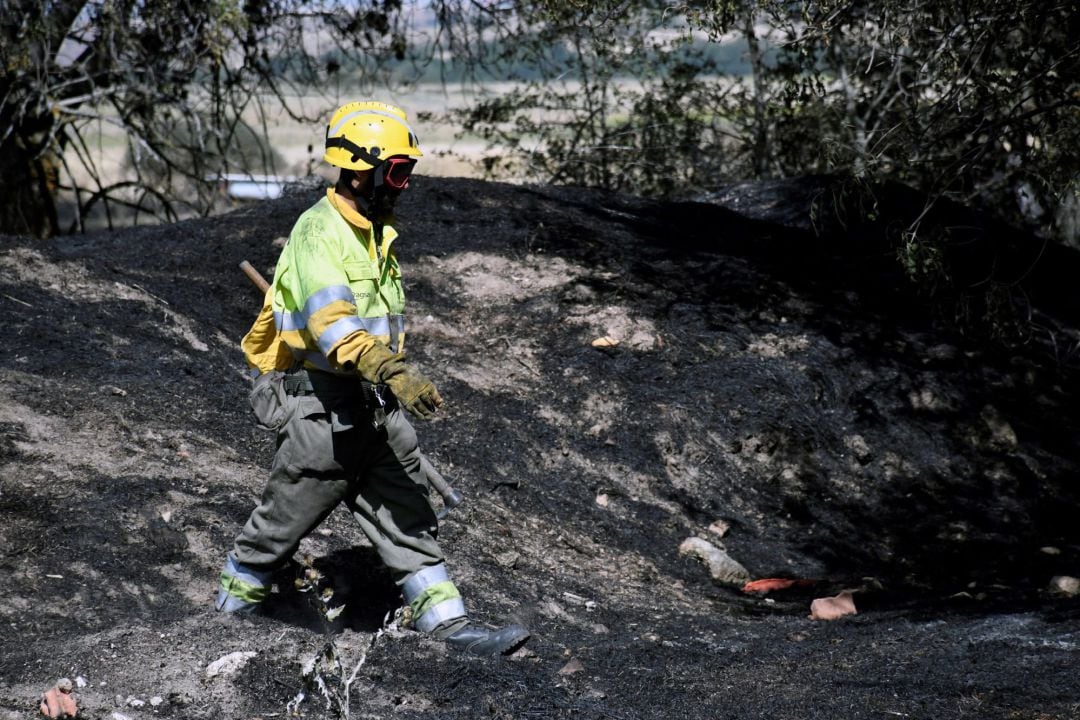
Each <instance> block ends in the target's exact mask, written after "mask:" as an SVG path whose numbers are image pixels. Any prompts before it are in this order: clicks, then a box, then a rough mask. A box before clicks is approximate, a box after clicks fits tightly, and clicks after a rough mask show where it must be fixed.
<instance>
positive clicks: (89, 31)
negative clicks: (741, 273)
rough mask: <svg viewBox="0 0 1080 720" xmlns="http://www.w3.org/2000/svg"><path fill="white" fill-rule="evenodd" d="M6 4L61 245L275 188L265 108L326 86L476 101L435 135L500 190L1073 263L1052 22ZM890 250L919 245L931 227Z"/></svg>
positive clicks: (552, 0) (8, 153) (781, 6)
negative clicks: (450, 135) (832, 184)
mask: <svg viewBox="0 0 1080 720" xmlns="http://www.w3.org/2000/svg"><path fill="white" fill-rule="evenodd" d="M8 6H9V9H8V10H5V12H4V15H3V17H2V20H0V39H2V43H0V129H2V133H3V134H2V135H0V184H2V185H3V191H4V192H3V194H2V195H3V197H2V199H0V229H2V230H4V231H7V232H34V233H49V232H57V231H58V230H60V228H59V227H58V223H57V219H56V213H55V203H54V202H53V198H55V195H56V192H57V190H58V189H59V188H67V189H68V190H70V191H72V192H74V193H75V195H76V196H77V198H78V199H79V202H78V205H79V207H80V210H81V212H85V211H86V210H87V209H88V208H89V207H91V206H93V205H94V204H96V203H105V202H106V201H108V202H109V203H110V206H113V205H115V204H116V203H126V204H127V205H129V206H135V207H138V208H141V209H143V210H147V209H150V210H153V211H155V212H158V213H159V214H164V215H166V216H169V215H170V214H175V208H176V207H178V203H180V204H181V205H187V206H189V207H190V208H192V209H195V210H199V211H208V210H207V208H208V207H210V205H212V190H211V189H210V188H209V187H208V186H207V184H206V182H205V179H206V178H207V177H208V176H212V175H213V174H214V173H216V172H222V171H225V170H228V169H229V168H230V167H238V168H239V166H242V169H245V170H249V171H250V170H252V169H253V168H254V169H272V167H273V165H274V159H273V154H272V152H271V148H269V146H268V145H267V144H266V142H265V138H266V132H265V130H266V128H265V126H264V125H262V121H263V120H264V119H265V108H264V107H262V106H261V105H260V103H261V102H262V98H265V97H268V96H269V97H276V98H278V99H279V100H280V102H281V105H282V106H283V107H285V108H286V109H287V111H289V112H291V113H293V114H294V115H295V116H297V117H303V115H304V113H303V110H302V108H300V107H299V106H298V103H297V102H296V101H295V99H294V97H293V95H292V94H291V93H290V90H291V89H295V88H301V87H303V88H310V87H312V86H316V87H317V86H319V85H321V84H323V83H325V82H326V80H327V78H328V77H330V76H331V75H335V74H336V75H338V76H340V75H347V79H348V81H349V82H352V83H355V84H356V85H357V86H358V87H362V88H366V89H368V90H372V89H373V88H375V86H376V83H377V82H382V81H385V80H386V79H387V78H397V79H399V80H400V79H406V80H407V79H413V80H415V79H417V78H420V77H430V75H431V69H432V68H437V69H438V70H439V71H440V72H441V73H442V77H443V78H444V79H445V80H446V81H447V82H462V83H467V84H472V85H473V86H474V87H476V88H477V89H478V90H479V92H480V94H479V95H478V96H477V100H476V101H475V102H473V103H472V104H471V105H470V106H468V107H466V108H465V109H464V110H462V111H460V112H458V113H457V114H455V115H453V116H451V117H448V118H447V119H448V120H449V121H453V122H454V123H456V124H458V125H460V126H461V127H462V128H463V130H464V131H466V132H470V133H474V134H478V135H480V136H481V137H483V138H486V139H487V140H488V141H489V142H490V144H491V146H492V148H491V149H492V152H491V153H490V154H489V155H488V156H487V157H486V158H485V161H484V162H485V167H486V170H487V172H488V173H489V174H490V175H491V176H493V177H506V176H508V175H513V176H514V177H519V178H526V179H529V180H535V181H541V182H556V183H580V184H588V185H597V186H602V187H607V188H612V189H619V190H627V191H632V192H638V193H649V194H663V195H671V194H681V193H688V192H695V191H702V190H708V189H709V188H711V187H714V186H716V185H718V184H719V183H722V182H724V181H729V180H735V179H746V178H772V177H784V176H792V175H799V174H808V173H835V174H840V175H844V176H848V177H851V178H853V179H855V180H856V181H865V182H868V183H869V182H874V181H878V180H885V179H887V180H895V181H899V182H903V183H907V184H910V185H913V186H915V187H917V188H919V189H921V190H923V191H924V192H925V193H926V194H927V195H928V197H930V198H931V202H933V199H934V198H951V199H955V200H959V201H961V202H964V203H966V204H969V205H974V206H976V207H980V208H984V209H987V210H989V211H990V212H992V213H994V214H995V215H996V216H998V217H1000V218H1002V219H1003V220H1007V221H1009V222H1012V223H1015V224H1019V225H1022V226H1025V227H1026V228H1028V229H1031V230H1034V231H1037V232H1039V233H1042V234H1044V235H1046V236H1048V237H1051V238H1056V239H1059V240H1066V241H1070V240H1071V241H1073V242H1076V235H1077V229H1076V220H1075V217H1076V215H1077V212H1078V210H1077V208H1078V206H1080V202H1078V199H1077V195H1078V188H1080V179H1078V178H1080V162H1078V154H1080V83H1078V78H1080V50H1078V46H1077V45H1076V43H1075V38H1076V37H1077V35H1078V31H1080V17H1078V14H1077V13H1076V12H1075V10H1074V8H1073V6H1072V4H1071V3H1068V2H1064V1H1063V0H1062V1H1059V2H1054V1H1045V0H1020V1H1019V2H1015V1H1010V2H1005V1H1004V0H992V1H990V2H985V1H981V2H959V3H956V2H944V1H943V0H930V1H929V2H927V1H926V0H879V1H877V2H865V1H859V0H826V1H825V2H794V3H792V2H781V1H780V0H686V1H685V2H674V1H665V0H600V1H599V2H582V1H581V0H543V1H541V2H525V1H524V0H491V1H485V2H477V1H476V0H429V1H427V2H424V3H419V2H417V3H408V2H406V3H402V2H401V1H400V0H320V1H314V2H312V1H306V0H274V1H272V2H253V1H252V0H247V1H245V2H240V1H239V0H216V1H215V2H209V3H203V2H194V1H191V0H188V1H186V2H159V1H158V0H93V1H85V0H84V1H81V2H74V1H70V0H68V1H64V0H60V1H58V2H46V0H11V1H10V2H9V3H8ZM733 59H734V61H733ZM491 81H499V84H498V86H497V87H496V86H495V85H493V84H492V83H491ZM320 110H325V108H320ZM91 118H95V119H100V118H104V119H105V120H106V121H107V122H110V123H112V124H114V125H115V126H117V127H119V128H121V129H122V130H123V133H124V136H125V138H126V144H127V148H126V152H127V155H128V156H129V157H130V158H131V174H130V176H129V177H127V178H125V179H124V180H122V181H120V182H119V183H113V184H109V183H108V182H106V181H105V180H104V179H103V177H102V176H101V174H100V173H96V172H95V168H94V160H93V159H92V158H90V157H89V152H88V150H87V147H86V145H87V143H86V138H85V137H84V135H83V132H84V128H86V127H88V125H87V123H88V121H89V120H90V119H91ZM241 136H242V137H243V138H245V139H246V143H245V144H246V147H247V148H248V150H247V151H246V152H245V153H243V157H242V158H239V159H237V156H236V154H235V153H231V152H230V151H229V149H230V148H232V147H234V146H236V145H238V142H237V141H238V138H240V137H241ZM259 138H262V142H260V141H259ZM76 162H78V163H80V164H82V165H84V166H88V167H89V168H90V170H89V173H88V178H89V179H88V180H87V179H86V177H87V175H86V174H85V173H84V174H83V176H79V175H78V173H75V172H73V171H72V165H73V164H75V163H76ZM151 168H153V172H151ZM76 177H82V178H83V179H82V180H80V181H78V182H77V181H76V180H75V179H74V178H76ZM178 178H184V179H186V181H187V182H186V183H182V184H180V185H179V186H178V184H177V182H176V180H177V179H178ZM902 233H906V237H907V239H908V241H909V242H915V244H914V245H913V247H919V245H918V243H917V242H916V241H917V240H918V239H919V226H918V223H917V222H915V223H912V224H911V225H910V226H908V227H905V228H903V229H902Z"/></svg>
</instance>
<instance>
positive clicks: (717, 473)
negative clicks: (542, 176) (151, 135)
mask: <svg viewBox="0 0 1080 720" xmlns="http://www.w3.org/2000/svg"><path fill="white" fill-rule="evenodd" d="M313 199H314V196H312V195H301V196H296V197H290V198H286V199H283V200H280V201H276V202H272V203H265V204H260V205H257V206H253V207H250V208H245V209H242V210H239V211H237V212H234V213H232V214H230V215H227V216H223V217H218V218H213V219H208V220H198V221H190V222H185V223H182V224H179V225H175V226H171V227H156V228H138V229H132V230H127V231H122V232H116V233H101V234H94V235H88V236H83V237H72V238H61V239H58V240H56V241H53V242H50V243H40V242H34V241H31V240H27V239H21V238H2V239H0V307H2V308H3V311H4V316H5V326H6V332H5V338H6V341H7V342H6V343H5V345H4V350H3V362H2V363H0V390H2V392H3V399H2V400H0V462H2V463H3V472H2V473H0V567H2V569H3V573H4V577H5V578H6V582H5V583H4V585H3V589H2V590H0V647H2V648H3V650H2V652H0V712H3V711H5V710H7V711H9V713H15V715H13V716H17V717H22V716H29V715H31V714H33V712H34V708H35V707H36V703H37V698H38V697H39V695H40V693H41V692H42V691H43V690H45V689H46V688H47V687H49V686H50V685H51V683H52V682H53V681H55V679H56V678H58V677H63V676H66V677H71V678H72V679H76V678H78V679H81V687H76V693H77V694H78V696H79V700H80V703H81V707H82V708H83V712H84V713H85V716H87V717H100V718H108V717H110V716H111V715H112V713H114V712H115V713H121V714H123V715H126V716H128V717H131V718H141V717H158V716H160V717H176V718H203V717H205V718H211V717H213V718H221V717H235V718H248V717H272V716H284V714H285V713H286V712H287V708H288V705H289V703H290V701H294V700H295V698H296V697H297V694H298V693H299V692H300V691H301V689H302V688H303V684H302V665H303V664H304V662H305V661H307V660H308V659H310V658H311V657H312V656H314V654H316V653H317V652H319V650H320V649H321V648H322V647H323V646H324V644H325V642H326V638H327V636H326V635H325V634H324V632H323V628H322V626H321V623H320V620H319V616H318V614H317V613H316V612H315V611H314V610H313V609H312V608H311V607H310V606H309V604H308V602H307V596H306V595H303V594H301V593H299V592H298V591H297V590H296V589H295V588H294V587H293V578H294V577H295V576H296V568H295V567H290V568H286V569H285V570H283V571H282V572H281V573H279V576H278V577H277V578H276V580H277V588H278V591H277V592H276V593H275V595H274V597H273V598H272V601H271V603H270V605H269V606H268V612H267V614H266V616H265V617H258V618H253V619H243V618H234V617H225V616H220V615H218V614H216V613H215V612H214V610H213V608H212V604H211V603H212V597H213V594H214V588H215V583H216V576H217V572H218V570H219V568H220V565H221V562H222V556H223V553H224V551H225V550H226V549H227V548H228V546H229V543H230V542H231V539H232V537H233V535H234V534H235V533H236V531H237V529H238V527H239V525H240V524H241V523H242V522H243V520H244V519H245V518H246V516H247V514H248V513H249V511H250V509H251V507H252V506H253V504H254V502H255V498H256V497H257V495H258V493H259V492H260V491H261V488H262V483H263V479H264V475H265V469H266V468H267V467H268V465H269V461H270V457H271V454H272V449H273V448H272V445H273V439H272V437H270V436H269V435H267V434H266V433H264V432H263V431H260V430H259V429H258V428H257V427H256V426H255V424H254V421H253V420H252V419H251V418H250V417H249V416H248V413H247V410H246V407H247V405H246V390H247V385H246V382H247V381H246V379H245V372H244V370H245V368H244V363H243V358H242V356H241V355H240V352H239V349H238V339H239V338H240V336H241V335H242V334H243V333H244V331H245V330H246V329H247V327H248V326H249V325H250V323H251V321H252V319H253V316H254V313H255V312H256V310H257V304H258V301H259V298H258V295H257V293H256V292H254V290H253V289H252V288H251V287H249V286H248V285H247V281H246V280H245V279H244V277H243V276H242V275H241V274H240V272H239V271H238V270H237V264H238V263H239V262H240V261H241V260H243V259H248V260H250V261H251V262H253V263H254V264H255V265H256V266H257V267H259V268H260V269H261V270H263V271H264V272H269V271H270V269H271V268H272V266H273V263H274V260H275V257H276V252H277V251H276V250H275V248H274V247H273V245H272V244H271V241H272V240H273V239H274V238H277V237H280V236H282V235H285V234H287V232H288V229H289V227H290V225H291V223H292V222H293V220H294V219H295V217H296V216H297V215H298V214H299V213H300V212H301V211H302V210H303V209H304V208H305V207H306V206H307V205H309V204H310V203H311V202H312V201H313ZM400 215H401V216H402V218H403V222H402V224H401V228H400V229H401V233H402V241H401V244H400V247H399V253H400V256H401V261H402V264H403V266H404V268H405V273H406V283H407V290H408V292H409V300H410V307H409V315H410V321H411V322H410V339H411V342H410V346H411V348H412V350H411V355H412V359H413V360H414V361H415V362H417V363H418V364H419V365H420V366H421V367H422V368H423V369H424V370H425V372H427V373H428V374H429V375H431V376H432V377H433V379H435V380H436V382H437V383H438V384H439V387H440V391H441V392H442V394H443V396H444V397H445V398H446V399H447V401H448V405H447V408H446V411H445V412H443V413H441V417H440V418H439V419H438V420H437V421H435V422H432V423H428V424H421V425H420V426H419V431H420V434H421V442H422V444H423V446H424V447H425V448H426V450H427V452H428V453H429V455H430V456H431V457H432V459H433V461H434V462H435V464H436V465H437V466H438V467H439V468H440V469H441V470H442V471H443V472H444V473H445V474H446V475H447V476H448V477H449V478H450V479H451V480H452V481H453V482H454V483H455V484H456V486H457V487H459V488H460V489H461V490H462V491H463V492H464V493H465V494H466V496H467V501H466V503H465V504H464V505H462V506H461V507H459V508H458V509H457V510H455V511H454V513H453V514H452V515H451V518H450V520H448V521H447V522H446V523H445V525H444V527H443V529H442V535H441V537H442V539H443V542H444V546H445V548H446V550H447V552H448V554H449V557H450V566H451V568H452V571H453V572H454V574H455V577H456V578H457V579H458V581H459V584H460V586H461V588H462V590H463V592H464V594H465V597H466V601H467V604H468V605H469V607H470V610H471V611H472V613H473V615H474V616H475V617H477V618H478V619H481V620H483V621H490V622H493V623H495V622H502V621H505V620H508V619H518V620H521V621H523V622H526V623H528V624H529V626H530V627H531V629H532V630H533V632H534V639H533V641H532V642H531V643H530V645H529V652H528V653H526V654H524V655H522V656H520V657H515V658H513V659H510V660H500V661H495V662H492V661H482V660H475V659H471V658H466V657H462V656H457V655H452V654H448V653H447V651H446V649H445V648H444V647H443V646H442V645H440V644H438V643H434V642H432V641H430V640H428V639H427V638H425V637H422V636H420V635H419V634H417V633H414V632H411V631H409V630H390V631H385V630H383V631H381V628H382V627H383V624H384V621H385V619H386V618H387V617H388V616H391V617H392V615H393V612H394V611H395V610H396V609H397V607H398V604H399V603H398V598H397V597H396V594H395V592H394V589H393V586H392V584H391V583H389V581H388V578H387V577H386V576H385V574H384V573H383V571H382V570H381V568H379V566H378V564H377V562H376V561H375V559H374V557H373V555H372V553H371V552H370V550H369V549H368V548H366V547H365V544H364V542H363V541H362V540H361V537H360V533H359V531H358V530H357V528H356V527H355V526H354V525H353V523H352V520H351V518H349V517H348V515H347V514H346V513H335V514H334V515H332V516H331V517H330V519H329V520H328V521H327V523H326V524H325V525H324V527H323V529H322V531H321V532H318V533H315V534H313V535H312V536H311V537H310V538H308V539H307V540H305V543H304V545H303V547H302V551H303V552H307V553H310V554H311V555H312V556H314V557H315V558H316V562H317V563H318V565H319V567H320V568H321V569H322V570H324V572H325V573H326V575H327V577H328V578H329V580H328V582H329V583H331V584H332V585H333V586H334V588H335V590H336V592H337V593H338V597H342V598H345V601H346V611H345V613H344V614H343V615H342V617H341V618H340V619H339V620H338V621H337V622H336V623H335V624H334V626H333V627H332V628H331V630H330V636H329V637H331V638H332V639H333V640H334V643H335V645H336V646H337V648H338V650H339V652H340V654H341V655H342V656H343V657H344V658H345V659H346V661H347V663H351V664H350V665H349V667H352V666H355V665H356V664H357V663H359V662H360V659H361V658H363V663H362V665H361V666H360V670H359V671H358V673H357V677H356V681H355V682H354V684H353V686H352V693H351V695H350V706H351V709H352V716H353V717H387V716H390V715H394V716H400V717H418V718H419V717H439V718H443V717H468V718H472V717H477V716H485V717H500V718H520V717H596V718H601V717H605V718H625V719H629V718H671V717H719V716H722V717H729V718H750V717H773V718H808V717H819V718H835V717H851V716H865V717H873V716H878V715H881V716H895V717H915V718H921V717H926V718H928V717H964V716H970V717H980V718H1010V719H1013V718H1072V717H1077V716H1078V715H1080V696H1078V694H1077V691H1076V689H1075V687H1074V685H1075V682H1074V680H1075V677H1074V676H1075V667H1076V663H1077V661H1078V654H1080V650H1078V647H1080V610H1078V607H1080V606H1078V605H1077V600H1075V599H1069V598H1061V597H1058V596H1056V595H1053V594H1051V593H1050V592H1049V591H1048V590H1047V589H1046V588H1047V587H1048V583H1049V581H1050V578H1051V577H1053V576H1055V575H1077V574H1080V523H1078V522H1077V508H1078V505H1077V500H1078V497H1077V495H1078V487H1077V485H1076V481H1075V478H1076V470H1077V467H1078V462H1077V461H1078V453H1080V450H1078V448H1080V445H1078V444H1077V442H1076V439H1077V437H1080V410H1078V409H1077V408H1078V406H1077V404H1076V402H1075V398H1076V390H1077V376H1076V370H1075V368H1071V367H1069V366H1068V365H1062V364H1061V363H1058V362H1055V361H1054V360H1053V359H1052V358H1053V354H1052V353H1050V352H1048V351H1047V348H1046V347H1045V346H1044V345H1042V344H1040V343H1032V344H1030V345H1028V346H1025V347H1021V348H1014V349H1011V350H1008V351H1005V350H1000V349H999V350H995V349H987V348H986V347H985V346H979V345H976V344H974V343H972V342H971V341H969V340H967V339H965V338H963V337H959V336H956V335H952V334H948V333H945V332H943V331H940V330H937V329H935V328H934V327H933V325H932V324H931V323H930V322H929V320H928V317H929V315H927V314H926V313H923V312H922V311H921V310H920V309H919V305H918V303H917V301H916V300H915V299H913V298H912V296H910V295H908V294H906V293H905V291H904V290H903V288H902V287H901V285H900V284H899V283H898V280H897V277H896V276H895V275H893V274H889V272H888V271H887V269H883V268H882V265H881V263H873V264H871V265H869V266H868V269H867V270H866V272H865V273H863V274H861V275H859V276H858V277H857V278H855V277H853V276H852V275H851V269H852V267H855V266H857V265H856V261H857V258H856V259H849V260H847V261H844V262H835V263H834V262H831V261H829V260H828V258H829V257H830V256H828V255H825V256H822V255H821V253H820V252H818V250H820V247H821V243H823V242H827V241H828V239H827V238H824V239H823V238H814V239H813V242H810V241H809V240H807V236H804V235H800V232H802V231H800V230H799V229H798V228H792V227H791V226H790V223H783V224H779V223H777V224H773V223H770V222H769V220H768V218H767V217H765V218H763V217H761V216H760V214H755V215H753V219H749V218H748V217H746V216H743V215H740V214H738V213H736V212H734V211H732V210H730V209H725V208H719V207H716V206H710V205H695V204H691V203H680V204H664V203H658V202H653V201H647V200H642V199H637V198H632V197H627V196H619V195H612V194H608V193H601V192H594V191H588V190H581V189H547V188H530V187H517V186H507V185H498V184H489V183H481V182H476V181H467V180H450V179H434V178H419V179H417V181H416V182H415V183H414V187H413V188H411V189H410V191H409V193H408V194H407V195H406V197H405V199H404V200H403V207H402V208H401V209H400ZM842 244H843V243H842V242H840V241H839V240H838V241H837V247H838V248H839V247H840V246H841V245H842ZM777 247H784V248H786V249H787V250H786V251H785V252H784V253H782V254H779V253H775V252H772V250H771V249H775V248H777ZM799 247H804V248H805V251H803V252H802V253H800V252H797V251H793V250H792V248H794V249H796V250H797V249H798V248H799ZM837 252H838V253H839V250H838V251H837ZM600 336H609V337H612V338H614V339H617V340H618V341H619V344H618V345H617V346H615V347H608V348H601V349H597V348H594V347H593V346H592V341H593V340H595V339H596V338H597V337H600ZM717 520H722V521H724V522H725V523H726V525H727V526H728V527H729V528H730V530H729V531H728V533H727V534H726V535H725V537H724V538H723V539H722V540H720V539H718V538H717V537H716V536H715V534H712V533H710V532H709V531H708V529H707V528H708V527H709V526H710V524H712V523H714V522H715V521H717ZM695 535H700V536H702V537H703V538H706V539H709V540H710V541H712V542H719V543H722V544H723V546H724V548H725V549H726V551H727V552H728V553H729V554H730V555H731V556H732V557H733V558H735V559H737V560H738V561H739V562H740V563H741V564H742V565H743V566H744V567H746V568H747V569H748V570H749V572H750V573H751V575H753V576H754V577H801V578H810V579H814V580H816V581H817V583H816V584H815V585H814V586H811V587H798V588H793V589H791V590H788V591H784V592H777V593H774V594H772V595H770V596H767V597H759V596H749V595H744V594H742V593H740V592H738V590H736V589H732V588H728V587H722V586H718V585H715V584H713V582H712V581H711V580H710V578H709V576H708V571H707V570H706V568H705V567H703V566H702V565H701V564H700V563H697V562H695V561H694V560H693V559H692V558H690V557H683V556H680V554H679V546H680V544H681V543H682V542H683V541H684V540H685V539H686V538H688V537H691V536H695ZM844 588H855V589H857V592H856V593H855V595H854V598H855V602H856V605H857V606H858V609H859V614H858V615H855V616H852V617H849V618H845V619H843V620H841V621H837V622H835V623H817V622H813V621H811V620H809V619H808V617H807V616H808V614H809V606H810V601H811V599H812V598H813V597H817V596H821V595H825V594H835V593H836V592H838V591H839V590H841V589H844ZM380 631H381V634H380ZM232 653H250V655H246V656H245V657H246V660H245V662H244V664H243V665H242V666H241V667H239V668H238V669H236V670H235V672H233V673H232V674H226V675H218V676H215V677H208V676H207V672H206V670H207V667H208V666H209V665H210V664H211V663H212V662H214V661H216V660H218V659H220V658H222V657H225V656H227V655H230V654H232ZM299 709H300V712H301V713H302V714H304V715H305V716H308V717H324V716H326V717H330V716H332V715H333V712H332V711H331V710H328V709H326V706H325V704H323V703H322V702H321V701H320V700H319V699H318V697H312V696H309V697H308V698H307V699H306V700H305V701H304V702H302V703H301V704H300V705H299Z"/></svg>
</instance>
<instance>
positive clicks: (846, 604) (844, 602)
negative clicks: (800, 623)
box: [810, 590, 858, 620]
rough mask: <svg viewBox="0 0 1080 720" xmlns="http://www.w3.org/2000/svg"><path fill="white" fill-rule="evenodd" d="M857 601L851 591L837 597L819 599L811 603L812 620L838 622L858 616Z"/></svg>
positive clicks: (845, 591)
mask: <svg viewBox="0 0 1080 720" xmlns="http://www.w3.org/2000/svg"><path fill="white" fill-rule="evenodd" d="M856 614H858V611H856V610H855V600H854V598H852V596H851V591H849V590H844V591H843V592H841V593H840V594H839V595H837V596H835V597H826V598H818V599H816V600H814V601H813V602H812V603H810V618H811V619H813V620H838V619H839V618H842V617H844V616H846V615H856Z"/></svg>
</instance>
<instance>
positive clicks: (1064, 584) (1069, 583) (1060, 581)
mask: <svg viewBox="0 0 1080 720" xmlns="http://www.w3.org/2000/svg"><path fill="white" fill-rule="evenodd" d="M1050 588H1051V589H1052V590H1056V591H1057V592H1059V593H1062V594H1064V595H1080V578H1074V577H1071V576H1069V575H1055V576H1054V577H1053V578H1051V580H1050Z"/></svg>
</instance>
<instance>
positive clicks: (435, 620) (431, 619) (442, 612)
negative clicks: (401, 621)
mask: <svg viewBox="0 0 1080 720" xmlns="http://www.w3.org/2000/svg"><path fill="white" fill-rule="evenodd" d="M466 615H467V613H466V612H465V603H463V602H462V601H461V598H460V597H456V598H451V599H449V600H443V601H442V602H441V603H439V604H438V605H432V606H431V607H429V608H428V609H427V610H425V611H424V614H423V615H421V616H420V617H419V618H417V619H416V620H414V621H413V622H414V623H415V624H416V629H417V630H419V631H420V632H426V633H429V632H432V631H433V630H435V628H437V627H439V626H440V625H442V624H443V623H445V622H449V621H450V620H457V619H458V618H463V617H466Z"/></svg>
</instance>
